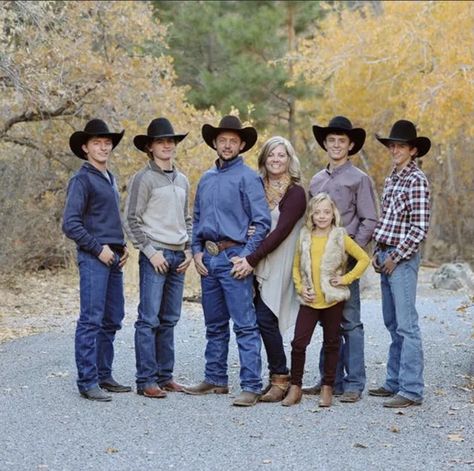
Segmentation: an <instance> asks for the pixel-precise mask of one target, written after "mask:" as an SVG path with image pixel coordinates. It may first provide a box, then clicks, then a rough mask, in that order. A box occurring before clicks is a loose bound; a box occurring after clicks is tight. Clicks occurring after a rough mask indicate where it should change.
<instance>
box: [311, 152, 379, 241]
mask: <svg viewBox="0 0 474 471" xmlns="http://www.w3.org/2000/svg"><path fill="white" fill-rule="evenodd" d="M322 191H323V192H325V193H328V194H329V196H330V197H331V199H332V200H333V201H334V203H335V204H336V207H337V209H338V210H339V212H340V213H341V218H342V223H343V224H344V227H345V228H346V230H347V232H348V234H349V235H350V236H351V237H352V238H353V239H354V240H355V241H356V242H357V243H358V244H359V245H360V246H361V247H365V246H366V245H367V244H368V243H369V242H370V240H371V238H372V233H373V231H374V228H375V226H376V225H377V209H376V205H375V194H374V189H373V187H372V182H371V180H370V178H369V177H368V175H367V174H366V173H364V172H363V171H362V170H360V169H358V168H357V167H355V166H354V165H352V163H351V162H350V161H348V162H346V163H345V164H343V165H341V166H340V167H336V168H334V169H333V170H332V171H330V170H329V166H328V167H326V168H325V169H324V170H321V171H320V172H318V173H317V174H316V175H315V176H314V177H313V178H312V179H311V183H310V185H309V194H310V196H311V197H312V196H315V195H317V194H318V193H320V192H322Z"/></svg>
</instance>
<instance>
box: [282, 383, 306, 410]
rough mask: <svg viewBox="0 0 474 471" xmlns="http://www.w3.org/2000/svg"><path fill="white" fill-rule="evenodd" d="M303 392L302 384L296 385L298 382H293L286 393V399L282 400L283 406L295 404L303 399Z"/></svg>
mask: <svg viewBox="0 0 474 471" xmlns="http://www.w3.org/2000/svg"><path fill="white" fill-rule="evenodd" d="M302 396H303V393H302V392H301V386H296V384H292V385H291V386H290V389H289V390H288V394H287V395H286V397H285V399H283V401H281V405H282V406H294V405H295V404H298V403H299V402H300V401H301V397H302Z"/></svg>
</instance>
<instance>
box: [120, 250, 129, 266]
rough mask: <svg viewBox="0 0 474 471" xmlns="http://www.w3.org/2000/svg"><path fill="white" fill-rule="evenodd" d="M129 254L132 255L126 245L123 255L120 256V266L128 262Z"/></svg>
mask: <svg viewBox="0 0 474 471" xmlns="http://www.w3.org/2000/svg"><path fill="white" fill-rule="evenodd" d="M129 256H130V252H129V251H128V249H127V247H124V248H123V255H122V256H121V257H120V260H119V268H122V267H123V266H124V265H125V263H127V260H128V257H129Z"/></svg>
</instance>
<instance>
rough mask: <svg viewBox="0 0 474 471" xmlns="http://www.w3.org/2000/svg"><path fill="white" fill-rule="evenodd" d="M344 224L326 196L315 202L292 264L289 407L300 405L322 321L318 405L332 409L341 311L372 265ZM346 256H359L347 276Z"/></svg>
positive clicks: (321, 196)
mask: <svg viewBox="0 0 474 471" xmlns="http://www.w3.org/2000/svg"><path fill="white" fill-rule="evenodd" d="M340 222H341V216H340V214H339V211H338V210H337V208H336V206H335V204H334V202H333V201H332V199H331V198H330V197H329V195H328V194H327V193H318V194H317V195H316V196H314V197H313V198H311V200H310V201H309V203H308V210H307V213H306V222H305V225H304V226H303V228H302V229H301V233H300V239H299V243H298V247H297V251H296V255H295V260H294V263H293V279H294V282H295V287H296V291H297V293H298V295H299V296H300V309H299V312H298V317H297V320H296V326H295V334H294V338H293V341H292V342H291V346H292V350H291V387H290V390H289V392H288V394H287V396H286V398H285V399H284V400H283V402H282V405H284V406H291V405H294V404H297V403H298V402H300V400H301V395H302V392H301V385H302V382H303V371H304V363H305V357H306V347H307V346H308V345H309V343H310V341H311V337H312V335H313V332H314V329H315V327H316V324H317V323H318V321H319V322H321V324H322V326H323V350H324V376H323V378H322V381H321V385H322V386H321V395H320V401H319V406H320V407H330V406H331V404H332V390H333V386H334V380H335V377H336V366H337V362H338V359H339V344H340V325H341V321H342V310H343V307H344V301H345V300H347V299H348V298H349V296H350V292H349V288H348V285H350V284H351V283H352V282H353V281H354V280H356V279H358V278H360V277H361V276H362V274H363V273H364V271H365V269H366V268H367V266H368V265H369V262H370V259H369V256H368V255H367V254H366V253H365V251H364V250H363V249H362V248H361V247H360V246H359V245H357V243H356V242H354V241H353V240H352V239H351V238H350V237H349V236H348V235H347V232H346V231H345V229H344V228H343V227H340ZM347 255H350V256H352V257H354V258H355V259H356V260H357V264H356V265H355V266H354V268H353V269H352V270H351V271H350V272H348V273H345V268H346V261H347ZM344 273H345V274H344Z"/></svg>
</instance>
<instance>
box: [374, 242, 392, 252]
mask: <svg viewBox="0 0 474 471" xmlns="http://www.w3.org/2000/svg"><path fill="white" fill-rule="evenodd" d="M377 245H378V246H379V249H380V250H389V249H394V248H395V246H394V245H387V244H381V243H380V242H377Z"/></svg>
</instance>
